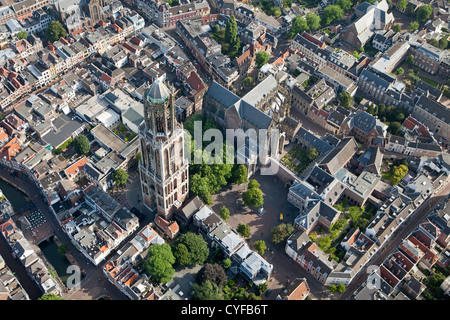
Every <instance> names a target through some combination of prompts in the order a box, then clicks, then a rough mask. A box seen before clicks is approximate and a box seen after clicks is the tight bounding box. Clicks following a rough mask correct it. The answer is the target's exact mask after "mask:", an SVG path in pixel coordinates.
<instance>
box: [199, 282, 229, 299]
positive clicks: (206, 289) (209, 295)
mask: <svg viewBox="0 0 450 320" xmlns="http://www.w3.org/2000/svg"><path fill="white" fill-rule="evenodd" d="M192 289H193V291H194V295H193V298H194V300H224V296H223V292H222V290H221V288H220V287H219V286H218V285H216V284H215V283H212V282H211V281H205V282H202V283H201V284H198V283H194V285H193V286H192Z"/></svg>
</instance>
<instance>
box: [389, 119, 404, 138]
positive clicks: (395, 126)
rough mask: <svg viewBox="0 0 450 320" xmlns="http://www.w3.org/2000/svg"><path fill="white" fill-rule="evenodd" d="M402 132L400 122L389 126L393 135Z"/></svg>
mask: <svg viewBox="0 0 450 320" xmlns="http://www.w3.org/2000/svg"><path fill="white" fill-rule="evenodd" d="M401 130H402V124H401V123H400V122H398V121H394V122H391V123H390V124H389V126H388V132H390V133H391V134H393V135H398V134H399V132H400V131H401Z"/></svg>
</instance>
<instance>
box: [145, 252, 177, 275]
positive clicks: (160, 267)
mask: <svg viewBox="0 0 450 320" xmlns="http://www.w3.org/2000/svg"><path fill="white" fill-rule="evenodd" d="M174 263H175V257H174V256H173V253H172V249H171V247H170V246H169V245H168V244H167V243H163V244H154V245H152V246H151V247H150V249H149V250H148V255H147V261H146V262H145V264H144V267H145V269H146V270H147V271H148V273H150V275H151V276H152V277H153V278H155V280H156V281H158V282H162V283H167V282H169V281H170V280H172V278H173V275H174V274H175V269H174V268H173V267H172V265H173V264H174Z"/></svg>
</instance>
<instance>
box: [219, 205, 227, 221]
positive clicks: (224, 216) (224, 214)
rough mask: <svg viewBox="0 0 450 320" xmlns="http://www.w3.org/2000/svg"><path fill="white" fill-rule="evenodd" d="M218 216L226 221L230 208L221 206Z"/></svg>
mask: <svg viewBox="0 0 450 320" xmlns="http://www.w3.org/2000/svg"><path fill="white" fill-rule="evenodd" d="M219 216H220V217H221V218H222V219H223V220H224V221H225V222H226V221H227V220H228V219H229V218H230V210H228V208H227V207H225V206H222V208H220V211H219Z"/></svg>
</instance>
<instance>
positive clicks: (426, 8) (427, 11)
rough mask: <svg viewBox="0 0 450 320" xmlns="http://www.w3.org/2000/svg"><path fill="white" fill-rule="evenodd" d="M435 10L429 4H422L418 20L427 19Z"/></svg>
mask: <svg viewBox="0 0 450 320" xmlns="http://www.w3.org/2000/svg"><path fill="white" fill-rule="evenodd" d="M432 12H433V7H432V6H431V5H429V4H425V5H423V6H420V7H419V9H418V10H417V21H419V22H423V21H426V20H427V19H428V18H429V17H430V15H431V13H432Z"/></svg>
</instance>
